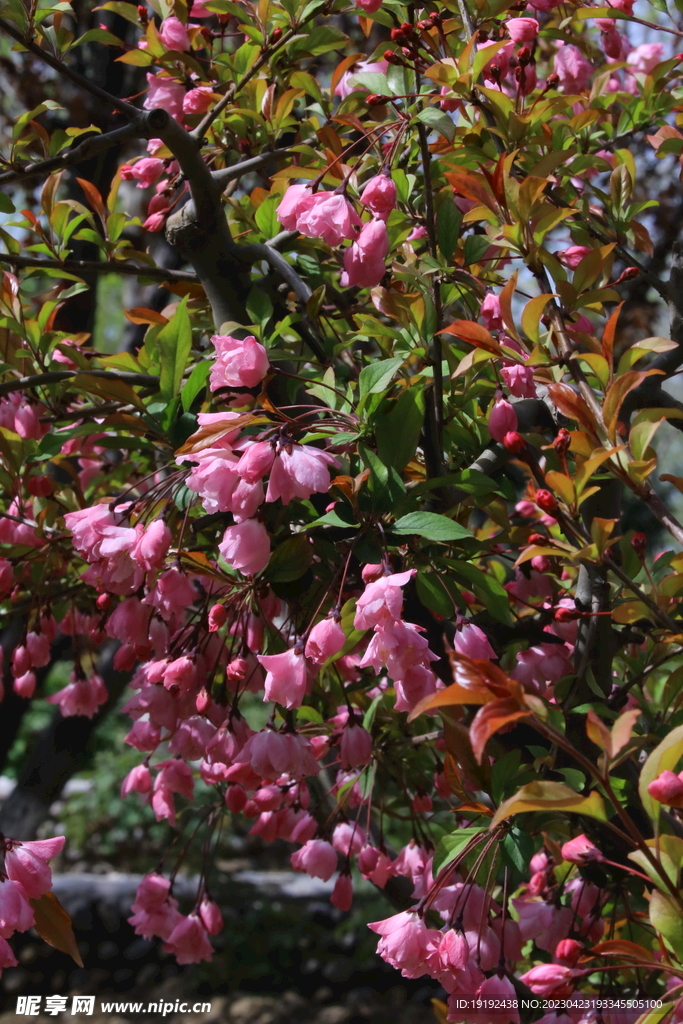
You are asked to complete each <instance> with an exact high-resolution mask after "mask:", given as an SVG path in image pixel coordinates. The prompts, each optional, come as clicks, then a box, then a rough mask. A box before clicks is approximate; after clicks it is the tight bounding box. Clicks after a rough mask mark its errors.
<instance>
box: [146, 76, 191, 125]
mask: <svg viewBox="0 0 683 1024" xmlns="http://www.w3.org/2000/svg"><path fill="white" fill-rule="evenodd" d="M147 84H148V85H149V92H148V93H147V95H146V96H145V102H144V103H143V104H142V105H143V107H144V108H145V110H157V109H159V108H160V109H162V110H165V111H166V112H167V113H169V114H170V115H171V117H173V118H175V120H176V121H180V119H181V118H182V116H183V98H184V96H185V87H184V86H183V85H180V84H179V83H178V82H174V81H173V80H172V79H171V78H162V77H161V76H160V75H152V74H150V73H149V72H148V73H147Z"/></svg>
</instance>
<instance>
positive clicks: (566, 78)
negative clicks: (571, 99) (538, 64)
mask: <svg viewBox="0 0 683 1024" xmlns="http://www.w3.org/2000/svg"><path fill="white" fill-rule="evenodd" d="M553 68H554V71H555V74H556V75H557V76H558V77H559V79H560V85H561V86H562V87H563V89H564V91H565V92H568V93H574V92H583V91H584V89H586V88H587V86H588V83H589V81H590V77H591V75H592V74H593V68H592V66H591V65H590V64H589V62H588V61H587V60H586V58H585V57H584V55H583V54H582V53H581V50H579V48H578V47H577V46H572V45H571V44H570V43H568V44H566V45H565V46H560V47H559V49H558V50H556V51H555V58H554V62H553Z"/></svg>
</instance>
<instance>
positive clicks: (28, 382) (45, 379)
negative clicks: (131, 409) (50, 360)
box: [0, 370, 159, 395]
mask: <svg viewBox="0 0 683 1024" xmlns="http://www.w3.org/2000/svg"><path fill="white" fill-rule="evenodd" d="M81 374H87V375H89V376H90V377H103V378H104V379H105V380H107V379H108V380H121V381H123V382H124V383H125V384H132V385H141V386H144V387H158V385H159V378H158V377H156V376H155V375H154V374H151V373H129V372H128V371H127V370H47V371H46V372H45V373H36V374H34V375H33V376H31V377H17V379H16V380H6V381H3V382H2V384H0V395H9V394H11V392H13V391H27V390H28V389H29V388H37V387H40V386H41V384H57V383H59V381H61V380H69V379H70V378H72V377H78V376H80V375H81Z"/></svg>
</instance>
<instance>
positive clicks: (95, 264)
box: [0, 253, 198, 284]
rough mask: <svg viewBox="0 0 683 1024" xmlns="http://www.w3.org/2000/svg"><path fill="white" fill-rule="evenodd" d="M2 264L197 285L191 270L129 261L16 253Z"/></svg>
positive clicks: (1, 257)
mask: <svg viewBox="0 0 683 1024" xmlns="http://www.w3.org/2000/svg"><path fill="white" fill-rule="evenodd" d="M0 263H8V264H9V265H10V266H14V267H17V268H18V269H21V270H23V269H31V268H36V269H38V270H63V271H64V272H65V273H68V274H123V275H125V276H126V277H153V278H155V280H157V281H176V282H188V283H189V284H192V283H196V282H197V280H198V278H197V275H196V274H193V273H191V272H190V271H189V270H164V269H163V268H162V267H145V266H140V265H139V264H135V263H129V262H128V260H125V261H123V260H121V261H114V260H111V261H106V260H102V261H99V260H48V259H43V258H42V257H40V256H17V255H15V254H14V253H0Z"/></svg>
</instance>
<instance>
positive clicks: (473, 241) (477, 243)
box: [464, 235, 491, 267]
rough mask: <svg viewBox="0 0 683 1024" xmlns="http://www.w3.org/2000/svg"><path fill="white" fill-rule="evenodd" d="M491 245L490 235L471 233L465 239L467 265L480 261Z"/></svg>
mask: <svg viewBox="0 0 683 1024" xmlns="http://www.w3.org/2000/svg"><path fill="white" fill-rule="evenodd" d="M490 245H491V239H490V238H489V237H488V235H469V236H468V237H467V238H466V239H465V247H464V259H465V266H466V267H469V266H470V265H471V264H472V263H478V262H479V260H480V259H481V258H482V256H483V255H484V253H485V252H486V250H487V249H488V248H489V246H490Z"/></svg>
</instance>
